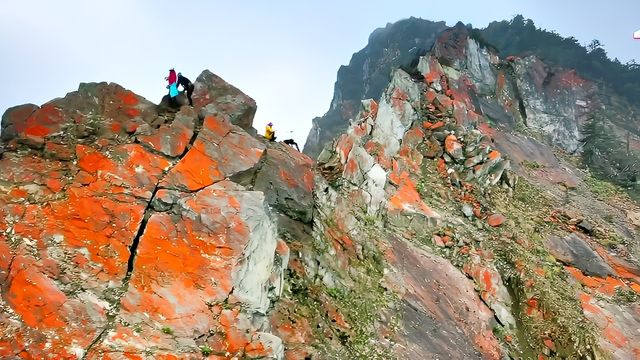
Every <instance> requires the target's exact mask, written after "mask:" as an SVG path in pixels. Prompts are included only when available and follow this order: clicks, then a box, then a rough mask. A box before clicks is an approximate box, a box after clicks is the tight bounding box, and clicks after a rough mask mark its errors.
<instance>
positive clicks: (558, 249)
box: [545, 233, 615, 278]
mask: <svg viewBox="0 0 640 360" xmlns="http://www.w3.org/2000/svg"><path fill="white" fill-rule="evenodd" d="M545 246H546V247H547V249H549V252H550V253H551V254H553V256H555V257H556V259H558V260H560V261H561V262H563V263H565V264H568V265H571V266H575V267H576V268H578V269H580V270H582V272H583V273H585V274H586V275H590V276H598V277H602V278H604V277H607V276H613V275H614V274H615V272H614V271H613V269H611V267H610V266H609V265H608V264H607V263H606V262H605V261H604V260H603V259H602V258H601V257H600V255H598V254H597V253H596V252H595V251H593V249H591V247H589V245H588V244H587V243H586V242H585V241H584V240H582V239H581V238H580V237H579V236H578V235H577V234H575V233H572V234H570V235H568V236H566V237H564V238H559V237H555V236H552V237H550V238H549V239H547V240H546V241H545Z"/></svg>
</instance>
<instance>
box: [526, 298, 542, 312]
mask: <svg viewBox="0 0 640 360" xmlns="http://www.w3.org/2000/svg"><path fill="white" fill-rule="evenodd" d="M526 306H527V307H526V309H525V313H526V314H527V315H528V316H537V315H538V314H539V313H540V307H539V304H538V299H536V298H535V297H532V298H530V299H529V300H527V304H526Z"/></svg>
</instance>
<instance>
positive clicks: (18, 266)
mask: <svg viewBox="0 0 640 360" xmlns="http://www.w3.org/2000/svg"><path fill="white" fill-rule="evenodd" d="M33 265H34V264H29V262H28V261H25V259H24V258H18V259H16V260H14V265H13V269H15V270H14V271H12V272H11V273H10V274H9V278H8V283H9V288H8V290H7V296H6V300H7V303H8V304H9V306H11V308H12V309H13V310H14V311H15V312H16V313H17V314H18V315H20V317H21V319H22V321H23V322H24V323H25V324H26V325H27V326H29V327H32V328H46V329H52V328H58V327H63V326H65V319H64V318H62V317H61V314H60V311H59V308H60V307H62V305H63V304H64V303H65V302H66V301H67V298H66V296H65V295H64V293H62V292H61V291H60V290H59V289H58V288H57V286H56V285H55V283H54V282H53V281H52V280H51V279H49V278H47V277H45V276H44V275H43V274H42V273H40V272H38V271H37V270H36V268H34V267H33Z"/></svg>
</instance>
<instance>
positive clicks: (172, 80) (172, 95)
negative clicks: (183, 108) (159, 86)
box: [165, 68, 178, 108]
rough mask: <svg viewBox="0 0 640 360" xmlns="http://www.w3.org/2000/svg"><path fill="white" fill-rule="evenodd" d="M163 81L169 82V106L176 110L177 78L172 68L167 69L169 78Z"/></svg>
mask: <svg viewBox="0 0 640 360" xmlns="http://www.w3.org/2000/svg"><path fill="white" fill-rule="evenodd" d="M165 80H167V81H168V82H169V85H167V89H169V105H171V107H173V108H176V107H178V100H177V99H176V96H178V76H177V75H176V71H175V70H174V69H173V68H171V69H169V76H168V77H166V78H165Z"/></svg>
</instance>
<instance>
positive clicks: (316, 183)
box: [0, 27, 640, 360]
mask: <svg viewBox="0 0 640 360" xmlns="http://www.w3.org/2000/svg"><path fill="white" fill-rule="evenodd" d="M433 41H434V44H435V45H434V49H433V50H432V53H430V54H425V55H424V56H422V57H420V58H419V61H417V63H416V64H415V69H407V70H408V71H409V72H407V71H405V70H402V69H395V70H393V72H392V77H391V81H390V82H389V83H388V85H387V86H385V87H383V88H382V89H381V90H380V97H379V98H378V99H375V100H374V99H369V100H365V101H362V102H360V103H358V104H354V106H355V107H354V109H353V114H354V115H353V119H354V120H353V121H352V122H351V123H350V124H349V126H348V128H347V129H346V130H345V131H344V132H343V133H342V134H340V136H339V137H338V138H336V139H335V140H334V141H332V142H330V143H329V144H327V146H326V147H325V148H324V149H323V151H322V152H321V153H320V156H319V157H318V161H317V162H314V161H312V160H311V159H310V158H309V157H307V156H306V155H304V154H301V153H299V152H297V151H295V150H293V149H292V148H291V147H288V146H285V145H283V144H280V143H268V142H265V141H264V140H263V139H261V138H260V137H255V136H254V134H255V130H254V129H252V117H253V114H254V113H255V102H254V101H253V100H252V99H251V98H250V97H248V96H247V95H245V94H243V93H241V92H240V91H239V90H238V89H236V88H234V87H233V86H231V85H229V84H227V83H225V82H224V81H223V80H222V79H220V78H219V77H217V76H215V75H213V74H211V73H210V72H208V71H205V72H203V74H201V76H199V77H198V79H197V81H196V82H195V85H196V89H195V92H194V105H195V106H194V108H190V107H182V108H181V109H180V111H178V112H167V111H166V110H165V109H163V108H162V107H157V106H155V105H154V104H151V103H149V102H148V101H146V100H145V99H143V98H141V97H139V96H137V95H135V94H134V93H132V92H130V91H128V90H125V89H123V88H121V87H120V86H118V85H116V84H107V83H101V84H83V85H81V86H80V88H79V90H78V91H77V92H73V93H70V94H68V95H67V96H66V97H64V98H62V99H56V100H53V101H52V102H50V103H47V104H44V105H42V106H40V107H38V106H35V105H23V106H20V107H16V108H12V109H10V110H8V111H7V112H6V113H5V114H4V116H3V119H2V129H3V132H2V135H3V138H2V144H3V146H4V152H3V153H2V158H0V168H1V169H2V172H1V173H0V187H2V192H1V194H2V195H0V203H1V206H0V280H1V281H0V294H1V296H0V307H1V308H2V311H1V312H0V356H1V357H4V358H26V359H29V358H33V359H35V358H68V359H79V358H86V359H98V358H106V359H147V358H149V359H150V358H157V359H175V358H209V359H290V360H293V359H300V360H302V359H345V358H355V359H394V358H407V359H430V358H450V359H502V358H505V357H511V358H518V359H553V358H575V359H606V358H617V359H632V358H636V357H638V355H639V354H640V347H639V346H638V344H640V338H639V335H638V333H637V332H636V331H635V330H636V329H637V328H639V327H640V323H639V322H638V319H640V316H639V315H640V303H639V301H638V300H639V298H640V295H638V294H640V266H639V263H638V258H639V257H640V250H639V249H640V244H638V241H637V239H638V237H637V231H638V226H640V209H639V208H638V205H637V204H636V203H635V202H633V201H632V200H630V199H629V198H628V197H627V196H625V195H624V193H622V192H619V191H617V190H616V189H615V188H612V187H607V186H606V185H605V184H602V183H600V182H597V181H595V180H594V179H593V178H591V177H590V176H589V173H588V172H586V171H584V170H582V169H580V168H578V167H577V166H576V164H575V163H574V162H573V159H572V157H571V156H569V155H567V154H566V153H564V152H560V151H556V150H554V149H553V148H552V147H550V146H548V145H546V144H545V143H544V142H543V141H541V140H544V139H543V138H542V137H536V136H538V135H537V134H535V133H533V132H532V133H530V134H526V133H525V134H523V133H520V132H513V131H510V128H509V127H508V126H507V125H509V124H511V125H512V126H516V127H517V126H518V124H522V122H524V121H525V119H524V116H522V112H521V109H522V107H525V109H526V108H527V107H529V108H530V109H529V110H526V111H527V114H528V113H535V109H537V108H536V106H538V105H540V102H537V103H536V102H535V101H531V102H525V101H524V100H522V101H520V99H524V98H523V95H518V92H516V90H514V89H515V88H514V86H513V81H517V80H516V79H514V77H513V74H514V73H522V74H523V75H522V76H520V78H521V79H526V78H527V76H529V78H530V79H532V80H530V82H527V83H525V84H522V86H518V87H517V88H518V89H529V90H530V94H528V95H526V96H527V99H534V98H535V97H538V98H542V97H544V99H545V100H544V101H545V104H548V103H549V99H551V100H553V101H552V103H553V104H554V106H556V108H557V109H560V110H562V111H565V110H566V111H575V107H574V106H579V105H577V104H575V100H581V99H582V97H580V98H577V97H578V96H582V95H581V94H584V93H587V92H588V86H587V85H588V84H587V82H583V81H582V80H580V79H579V78H577V77H576V76H577V75H575V74H574V73H571V72H566V73H556V74H555V75H554V76H551V77H550V81H549V82H545V81H542V83H538V82H536V81H537V80H536V79H538V80H539V79H540V78H539V77H537V76H540V73H539V72H536V71H533V70H532V69H539V67H536V66H535V65H532V63H530V62H534V63H535V61H536V59H535V58H527V59H516V58H513V59H509V60H501V59H499V58H498V57H496V56H493V55H492V54H491V52H490V51H488V50H487V49H485V48H483V47H482V46H481V45H480V44H479V43H478V42H477V41H476V40H474V39H473V38H472V36H471V34H469V32H468V31H467V30H466V28H465V27H456V28H453V29H449V30H446V31H445V32H444V33H442V34H440V36H439V37H438V38H436V39H434V40H433ZM496 69H497V70H498V71H497V72H495V70H496ZM532 71H533V73H531V72H532ZM543 78H549V77H547V76H546V75H545V76H544V77H543ZM579 80H580V81H579ZM543 83H544V84H543ZM543 85H544V86H543ZM490 99H493V101H490ZM496 99H497V100H498V101H499V102H498V104H499V105H496ZM572 102H573V103H572ZM545 106H548V105H545ZM545 109H546V108H545ZM487 114H493V115H492V116H490V117H491V118H492V119H494V121H492V122H493V123H490V122H488V121H485V117H486V116H487ZM547 115H548V114H547V113H546V112H544V111H543V112H542V115H540V116H537V117H536V119H530V117H529V116H527V118H526V121H527V123H529V122H530V121H531V122H534V121H537V124H540V125H539V126H540V127H543V128H544V127H545V126H547V125H544V124H546V123H545V121H550V120H549V116H547ZM548 125H549V126H550V125H553V126H557V131H561V130H562V131H564V130H566V131H567V134H569V135H567V136H564V137H563V138H562V139H565V140H567V139H568V141H566V142H565V143H564V144H565V146H567V147H570V146H571V144H572V143H571V141H569V140H571V139H572V138H571V136H570V134H571V127H570V126H569V125H570V124H569V125H566V126H565V125H564V124H560V125H557V123H554V122H551V123H550V124H548ZM558 126H559V127H558ZM548 136H552V134H549V135H548Z"/></svg>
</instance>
